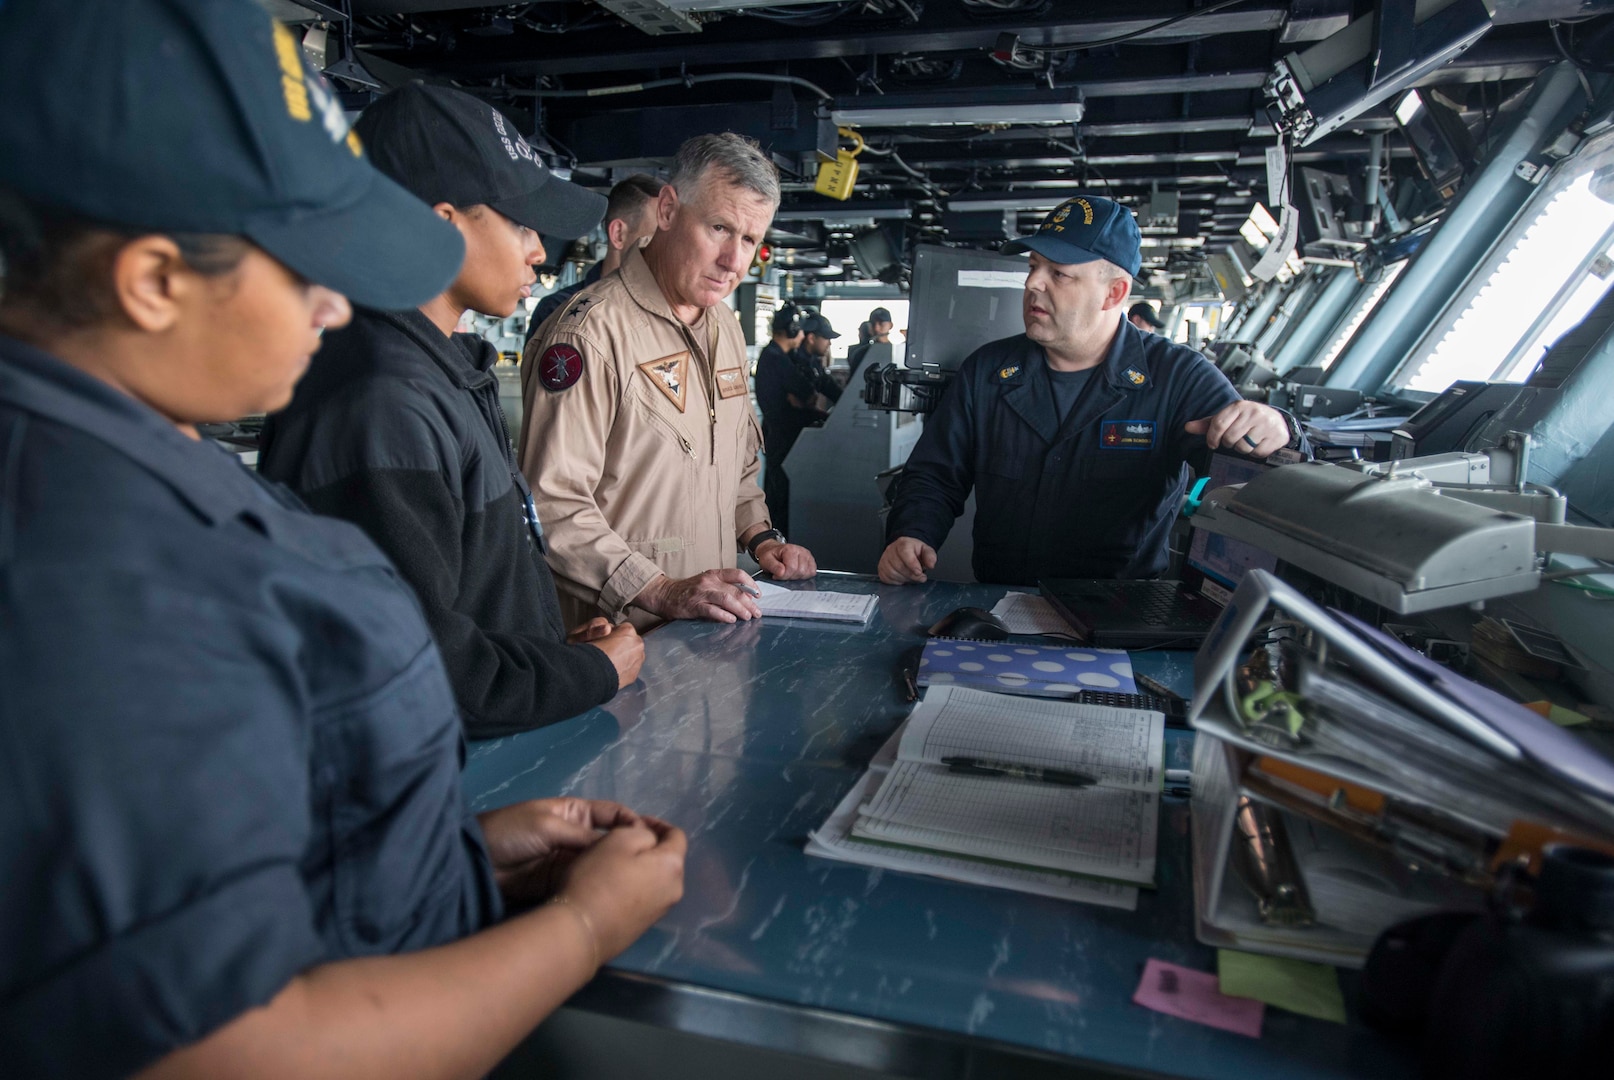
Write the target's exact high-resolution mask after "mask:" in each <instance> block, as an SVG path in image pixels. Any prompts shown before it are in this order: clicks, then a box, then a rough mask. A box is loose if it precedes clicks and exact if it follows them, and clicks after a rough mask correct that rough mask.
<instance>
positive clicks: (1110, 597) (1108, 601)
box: [1081, 581, 1200, 626]
mask: <svg viewBox="0 0 1614 1080" xmlns="http://www.w3.org/2000/svg"><path fill="white" fill-rule="evenodd" d="M1081 595H1082V597H1083V599H1086V600H1089V601H1092V602H1093V603H1095V604H1102V605H1104V606H1106V607H1109V608H1110V609H1112V610H1115V611H1125V612H1126V613H1127V614H1129V615H1131V616H1133V617H1134V618H1136V619H1137V620H1138V621H1139V622H1142V623H1146V624H1147V625H1149V626H1172V625H1175V624H1180V623H1181V622H1182V621H1183V613H1184V612H1185V611H1189V612H1193V613H1194V614H1196V615H1197V614H1200V612H1199V611H1198V610H1197V605H1196V604H1194V597H1193V595H1192V594H1186V593H1183V592H1182V591H1181V589H1180V588H1179V587H1178V585H1177V583H1176V582H1175V581H1113V582H1106V583H1105V585H1104V588H1103V589H1095V590H1093V591H1092V592H1085V593H1082V594H1081Z"/></svg>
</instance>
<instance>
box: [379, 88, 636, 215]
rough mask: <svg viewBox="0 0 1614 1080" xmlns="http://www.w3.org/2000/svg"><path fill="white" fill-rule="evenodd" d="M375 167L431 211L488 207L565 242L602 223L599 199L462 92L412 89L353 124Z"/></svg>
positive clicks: (503, 118) (486, 107)
mask: <svg viewBox="0 0 1614 1080" xmlns="http://www.w3.org/2000/svg"><path fill="white" fill-rule="evenodd" d="M354 130H356V131H357V132H358V133H359V135H360V137H361V138H363V139H364V143H365V146H366V148H367V149H368V152H369V154H370V160H372V161H374V162H375V166H376V168H378V169H380V170H381V171H382V172H384V173H386V174H387V175H388V176H390V177H392V178H393V179H394V180H396V181H398V183H400V184H402V185H403V186H404V187H406V188H408V189H409V190H410V191H412V192H414V193H415V194H416V195H418V196H419V197H420V198H422V199H424V200H426V202H428V203H431V204H433V205H435V204H437V203H444V202H446V203H449V204H450V205H452V206H479V205H482V206H491V207H493V209H495V210H497V211H498V212H499V213H501V214H503V215H504V216H505V217H507V218H509V219H510V220H511V221H514V222H516V223H517V224H518V225H525V226H526V227H527V228H529V229H531V230H533V231H534V232H539V233H543V234H544V235H546V236H554V237H558V238H560V239H562V240H571V239H574V238H576V237H579V236H582V235H583V234H584V233H586V232H588V231H589V230H590V229H592V228H594V226H596V225H598V224H599V223H600V219H601V218H603V217H604V216H605V203H606V200H605V196H603V195H596V194H595V193H594V192H592V191H589V190H588V189H587V188H581V187H578V186H577V185H576V184H573V183H570V182H568V181H566V180H562V179H561V178H560V177H558V176H556V175H555V174H554V173H552V172H550V171H549V168H548V167H547V166H546V165H545V164H544V163H543V161H542V160H541V159H540V158H539V157H538V155H537V154H536V153H535V152H534V151H533V149H532V147H531V146H530V145H528V143H527V140H526V139H523V138H522V137H521V134H520V133H519V132H518V131H516V125H515V123H514V122H513V121H512V120H511V119H510V118H509V117H507V116H505V115H504V114H503V113H501V112H500V111H499V110H498V109H495V108H494V107H493V106H492V105H490V104H488V103H487V102H485V101H483V100H481V99H480V98H476V97H472V96H471V95H470V94H467V93H465V92H464V91H463V90H455V89H453V88H451V87H447V86H431V85H428V84H426V83H422V82H412V83H408V84H406V85H404V86H400V87H399V88H398V89H396V90H394V91H393V92H392V93H390V94H388V95H387V96H386V97H384V98H382V99H381V100H380V101H377V102H376V103H375V104H373V105H371V106H370V107H369V108H368V109H365V110H364V113H363V115H361V116H360V117H359V120H358V123H357V124H355V125H354Z"/></svg>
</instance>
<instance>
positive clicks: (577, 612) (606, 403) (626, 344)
mask: <svg viewBox="0 0 1614 1080" xmlns="http://www.w3.org/2000/svg"><path fill="white" fill-rule="evenodd" d="M714 334H715V335H716V345H717V348H716V350H715V351H716V356H717V360H716V363H715V365H714V363H713V362H712V360H711V358H710V354H711V353H712V352H713V349H712V342H713V335H714ZM557 345H560V346H570V347H571V348H573V349H576V350H577V352H578V353H580V354H581V355H582V374H581V375H580V376H579V377H578V378H577V381H576V382H575V383H574V384H573V385H571V386H568V387H565V388H564V389H558V390H557V389H552V388H550V386H549V385H548V384H549V383H551V382H564V381H565V379H564V378H560V377H556V378H552V379H550V380H545V379H543V378H541V377H539V375H538V374H537V372H538V370H539V369H540V368H542V367H543V362H544V357H545V354H546V353H547V352H548V351H549V350H550V349H552V348H553V347H555V346H557ZM562 351H564V350H562ZM745 368H746V356H745V339H744V337H743V336H742V334H741V332H740V326H739V323H738V322H737V321H736V320H735V318H734V315H733V313H732V312H731V311H729V309H728V308H726V307H724V306H723V305H721V304H718V305H716V306H714V307H711V308H709V309H707V311H706V313H705V315H704V316H703V317H702V319H701V321H700V322H699V323H697V324H696V325H695V326H693V327H688V326H685V325H684V324H683V323H681V322H679V321H678V319H677V318H676V317H675V316H674V315H673V313H672V309H671V307H670V306H669V305H668V304H667V301H666V298H665V297H664V296H663V295H662V292H661V288H660V286H658V285H657V284H656V280H655V278H654V277H652V276H651V273H650V268H649V266H648V265H647V264H646V263H645V261H644V256H643V255H642V254H641V253H640V252H639V250H638V249H637V248H636V249H634V250H632V251H629V252H628V254H627V257H626V259H625V260H624V261H623V264H622V269H621V270H620V271H619V272H618V273H615V274H612V275H610V276H608V277H606V278H604V279H602V280H600V281H598V282H596V283H595V284H593V285H591V286H589V287H588V288H586V289H584V290H583V291H581V292H579V293H578V294H577V295H576V296H574V297H573V298H572V299H571V301H570V302H569V303H568V304H567V305H566V306H565V307H564V308H562V309H561V310H560V311H559V312H558V313H556V314H555V315H552V316H550V318H549V319H548V320H546V321H545V323H544V325H543V326H542V327H540V328H539V331H538V333H536V334H534V335H533V338H532V340H531V341H530V342H528V343H527V348H526V351H525V354H524V355H523V358H522V362H521V379H522V400H523V402H524V404H525V413H524V420H523V423H522V429H521V438H520V445H519V448H518V453H519V455H520V461H521V469H522V471H523V472H524V473H526V474H527V480H528V482H529V483H530V484H531V485H532V494H533V499H534V500H535V501H536V502H537V504H538V518H539V520H540V521H541V522H542V523H543V527H544V538H545V541H546V544H547V546H548V554H549V565H550V568H551V569H552V570H553V571H554V572H555V578H556V584H557V585H558V586H559V588H560V593H561V609H562V613H563V614H564V615H565V616H566V618H567V621H568V625H575V624H576V623H579V622H582V621H585V620H586V619H589V618H592V617H594V616H595V615H599V614H603V615H605V616H607V617H608V618H611V619H613V620H619V619H621V618H623V617H624V616H626V617H629V618H631V619H632V621H633V623H634V624H635V625H636V626H639V627H641V628H643V627H645V626H648V625H651V624H653V623H654V622H656V621H657V620H656V619H655V618H654V617H653V616H651V615H650V614H649V613H648V612H645V611H642V610H640V609H639V608H634V609H632V610H631V611H628V610H626V609H627V606H628V603H629V602H630V601H631V600H632V599H633V598H634V597H635V596H636V595H638V593H639V592H640V590H642V589H643V588H644V587H645V586H646V585H648V584H649V583H650V582H651V581H652V580H654V579H655V577H656V576H657V575H658V574H666V575H667V576H668V577H670V578H675V579H676V578H685V577H691V576H693V575H695V574H698V573H700V572H702V571H704V570H714V569H721V568H727V567H733V566H734V565H735V556H736V553H737V552H738V550H739V543H738V541H739V537H740V536H741V534H743V533H744V532H746V531H747V530H749V529H750V528H751V527H752V526H754V525H758V524H764V523H766V522H767V521H768V509H767V506H766V504H765V503H764V502H763V498H762V490H761V489H760V488H759V487H758V486H757V472H758V469H759V460H758V457H757V451H758V450H759V449H760V448H761V446H762V429H761V427H760V426H759V425H758V424H757V420H756V417H755V415H754V414H753V413H752V411H751V398H750V394H749V392H748V387H747V383H746V371H745ZM680 397H681V398H682V406H683V407H682V409H680V408H679V403H678V401H677V400H675V399H678V398H680Z"/></svg>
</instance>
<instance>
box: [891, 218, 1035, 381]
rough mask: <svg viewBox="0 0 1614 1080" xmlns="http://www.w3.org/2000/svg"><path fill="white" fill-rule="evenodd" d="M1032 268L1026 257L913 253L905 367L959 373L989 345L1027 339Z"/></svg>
mask: <svg viewBox="0 0 1614 1080" xmlns="http://www.w3.org/2000/svg"><path fill="white" fill-rule="evenodd" d="M1029 266H1030V264H1029V263H1028V262H1027V261H1026V258H1025V256H1023V255H999V254H997V253H996V252H993V251H976V250H973V249H970V248H944V247H934V246H931V245H928V244H927V245H921V246H920V247H919V248H917V249H915V251H914V260H913V298H912V300H911V301H910V302H909V305H908V335H907V340H908V356H907V360H906V363H907V366H908V367H911V368H918V367H935V368H940V369H941V370H942V371H956V370H957V369H958V367H959V365H961V364H963V362H964V360H965V358H966V357H968V356H969V354H970V353H972V352H974V351H975V350H976V349H978V348H980V347H981V346H982V345H985V344H986V343H987V342H989V341H998V340H1000V339H1002V338H1006V337H1013V336H1014V335H1016V334H1020V333H1024V332H1025V328H1026V322H1025V316H1024V314H1023V310H1022V308H1021V298H1022V297H1023V296H1024V294H1025V281H1026V273H1027V270H1028V269H1029Z"/></svg>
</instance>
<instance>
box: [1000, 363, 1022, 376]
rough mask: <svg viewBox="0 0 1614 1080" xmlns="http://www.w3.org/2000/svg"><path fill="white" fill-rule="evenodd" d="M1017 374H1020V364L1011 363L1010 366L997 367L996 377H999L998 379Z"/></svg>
mask: <svg viewBox="0 0 1614 1080" xmlns="http://www.w3.org/2000/svg"><path fill="white" fill-rule="evenodd" d="M1018 374H1020V365H1019V364H1014V365H1012V366H1010V367H1006V368H999V369H998V378H1000V379H1012V378H1014V377H1015V376H1016V375H1018Z"/></svg>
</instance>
